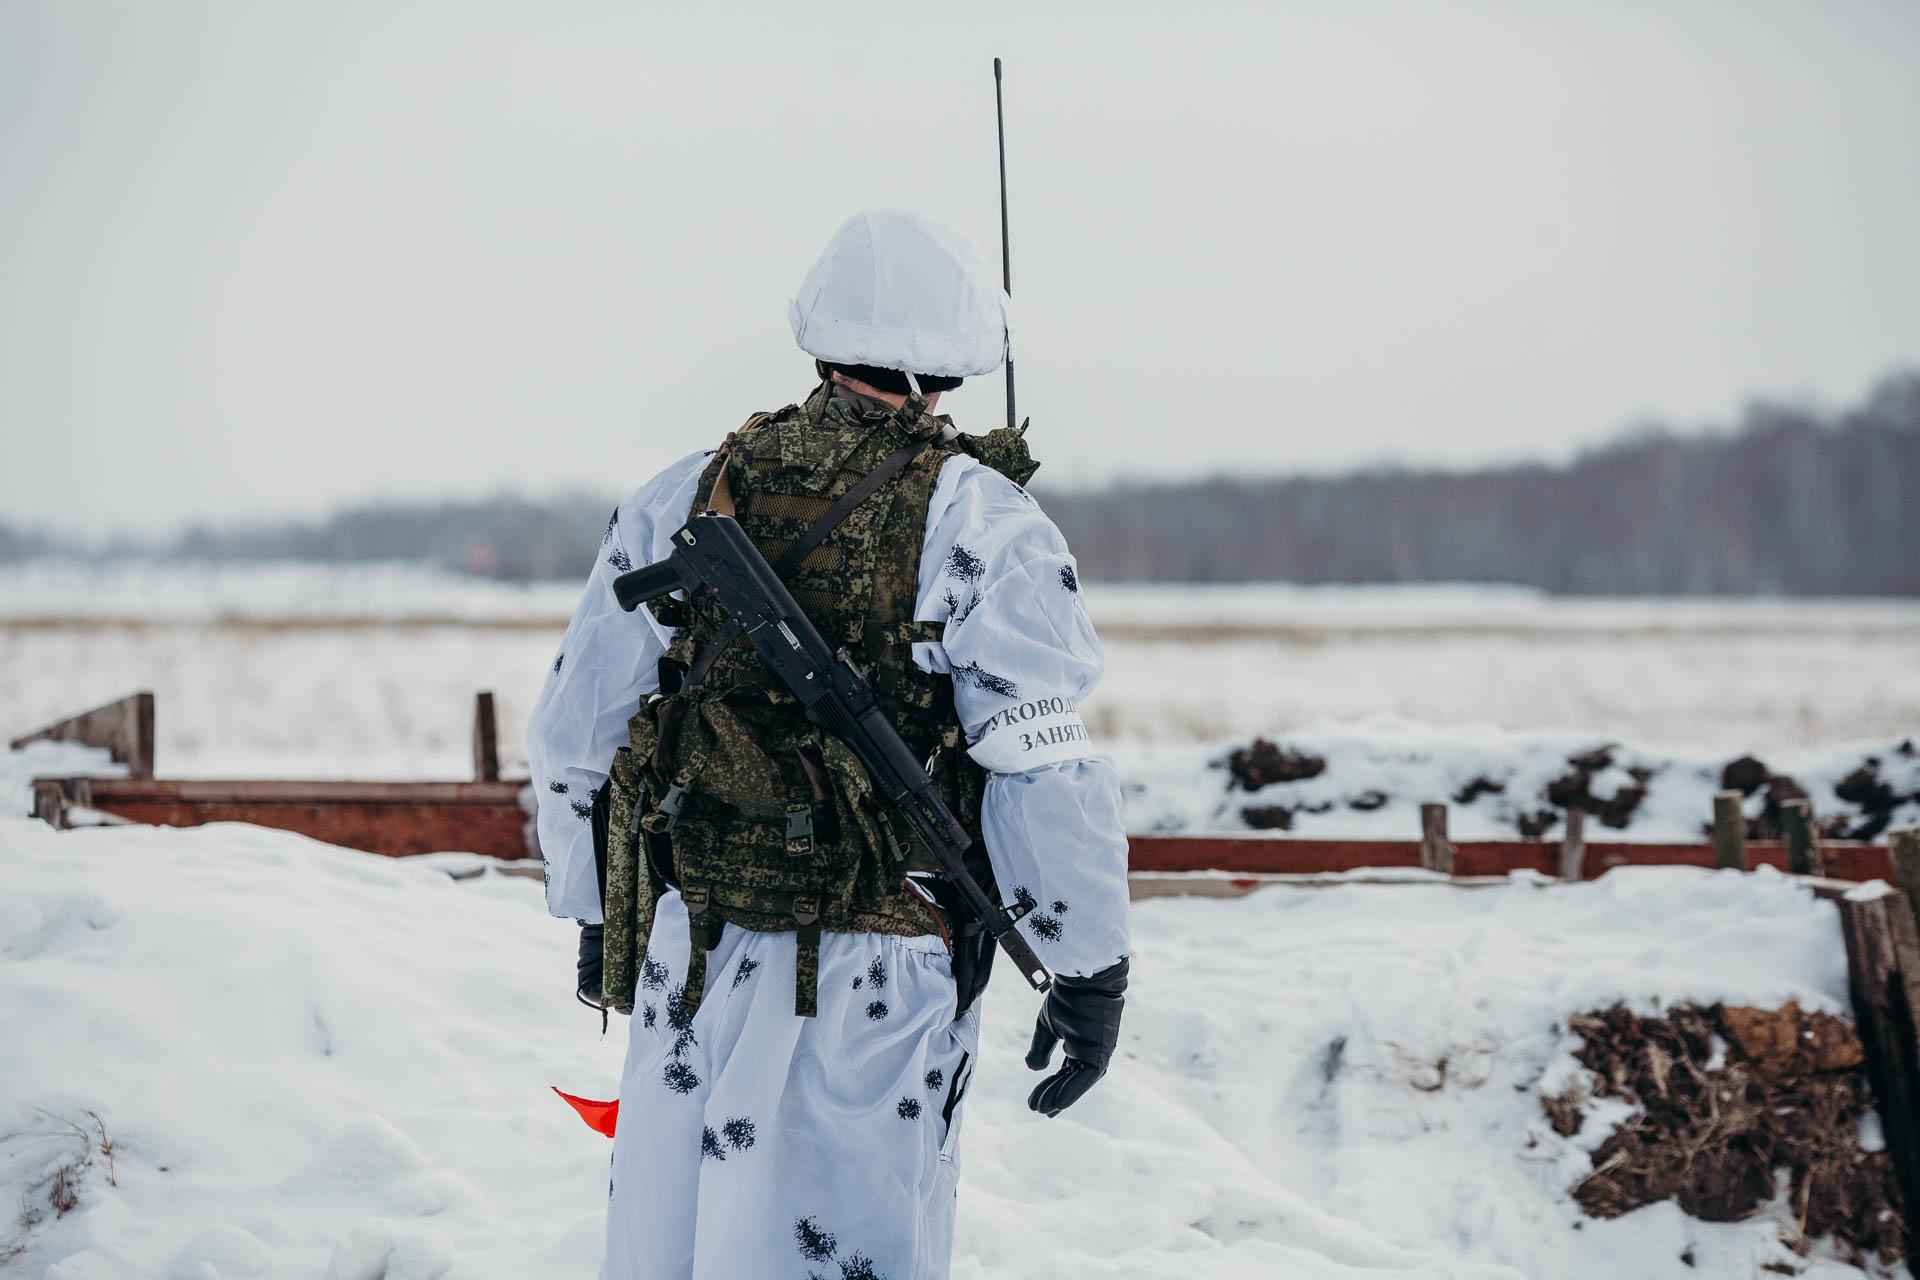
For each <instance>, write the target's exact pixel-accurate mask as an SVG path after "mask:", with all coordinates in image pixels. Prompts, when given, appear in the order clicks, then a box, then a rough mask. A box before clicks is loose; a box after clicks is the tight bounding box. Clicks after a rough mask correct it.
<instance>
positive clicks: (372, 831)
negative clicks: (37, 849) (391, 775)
mask: <svg viewBox="0 0 1920 1280" xmlns="http://www.w3.org/2000/svg"><path fill="white" fill-rule="evenodd" d="M74 783H83V784H84V787H85V797H84V799H83V800H82V801H81V802H82V803H85V804H87V805H89V806H90V807H92V808H94V809H98V810H100V811H101V812H102V813H109V814H112V815H114V816H115V817H120V818H125V819H127V820H128V821H129V822H140V823H148V824H151V825H154V826H162V827H197V826H200V825H202V824H203V823H208V822H251V823H254V824H255V825H257V826H262V827H274V828H277V829H279V830H282V831H297V832H299V833H300V834H302V835H307V836H312V837H313V838H314V839H316V840H325V841H326V842H327V843H329V844H338V845H345V846H346V847H347V848H349V849H364V850H366V851H367V852H369V853H383V854H389V855H392V856H396V857H397V856H402V855H406V854H414V853H435V852H440V851H443V850H449V849H457V850H462V851H466V852H471V853H480V854H485V855H487V856H489V857H494V858H524V857H527V856H529V854H530V853H531V852H532V851H533V846H532V833H531V815H530V812H529V810H528V809H527V808H525V807H523V806H522V803H521V793H522V792H523V791H525V790H526V784H525V783H522V782H281V781H275V780H253V779H248V780H244V781H224V780H223V781H204V782H203V781H192V782H183V781H176V780H153V779H135V778H86V779H76V780H74ZM38 786H39V784H38V783H36V787H38ZM69 794H74V795H76V796H77V795H78V794H79V789H78V787H77V786H75V785H73V784H69Z"/></svg>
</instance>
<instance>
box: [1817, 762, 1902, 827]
mask: <svg viewBox="0 0 1920 1280" xmlns="http://www.w3.org/2000/svg"><path fill="white" fill-rule="evenodd" d="M1912 745H1913V744H1912V743H1911V742H1905V743H1902V744H1901V746H1900V747H1899V748H1896V749H1895V752H1896V754H1899V755H1909V754H1911V753H1910V751H1908V750H1906V748H1910V747H1911V746H1912ZM1833 794H1834V795H1836V796H1838V797H1839V798H1840V799H1841V800H1842V801H1843V802H1845V803H1847V804H1850V805H1855V806H1858V808H1859V810H1860V812H1859V813H1858V814H1857V815H1855V816H1854V817H1853V818H1852V819H1851V820H1849V819H1847V818H1846V817H1844V816H1841V815H1836V816H1835V818H1834V819H1833V820H1832V821H1829V822H1828V823H1827V824H1825V827H1826V832H1827V834H1828V835H1830V836H1833V837H1836V838H1839V839H1845V840H1871V839H1873V838H1874V837H1876V836H1878V835H1879V834H1880V833H1881V832H1883V831H1885V830H1886V829H1887V828H1888V827H1889V826H1890V825H1892V823H1893V811H1894V810H1895V809H1896V808H1898V807H1899V805H1900V804H1901V803H1902V802H1903V801H1906V800H1911V799H1914V798H1915V797H1914V796H1903V795H1901V794H1900V793H1899V792H1898V791H1896V790H1895V789H1894V787H1893V785H1892V784H1891V783H1889V782H1888V781H1887V780H1886V779H1885V778H1883V777H1882V776H1881V774H1880V759H1879V757H1878V756H1868V757H1867V758H1866V760H1865V761H1863V762H1862V763H1861V765H1860V767H1859V768H1858V769H1855V770H1854V771H1853V772H1852V773H1849V774H1848V775H1847V776H1846V777H1844V778H1842V779H1840V781H1838V782H1836V783H1834V785H1833Z"/></svg>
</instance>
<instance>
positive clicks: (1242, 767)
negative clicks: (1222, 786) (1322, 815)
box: [1227, 738, 1327, 791]
mask: <svg viewBox="0 0 1920 1280" xmlns="http://www.w3.org/2000/svg"><path fill="white" fill-rule="evenodd" d="M1326 771H1327V762H1326V760H1325V759H1323V758H1322V757H1320V756H1316V755H1313V754H1312V753H1310V752H1306V751H1290V750H1288V749H1287V748H1285V747H1281V746H1276V745H1275V744H1273V743H1271V742H1268V741H1267V740H1266V739H1265V738H1255V739H1254V740H1253V744H1252V745H1251V746H1246V747H1236V748H1235V749H1234V751H1233V754H1232V755H1230V756H1228V757H1227V773H1228V775H1229V776H1230V777H1231V778H1232V779H1233V785H1234V786H1236V787H1239V788H1240V789H1241V790H1242V791H1258V790H1259V789H1260V788H1262V787H1265V786H1270V785H1272V784H1273V783H1276V782H1304V781H1305V780H1306V779H1308V778H1317V777H1319V776H1320V775H1321V774H1323V773H1325V772H1326Z"/></svg>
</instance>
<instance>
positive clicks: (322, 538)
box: [0, 372, 1920, 595]
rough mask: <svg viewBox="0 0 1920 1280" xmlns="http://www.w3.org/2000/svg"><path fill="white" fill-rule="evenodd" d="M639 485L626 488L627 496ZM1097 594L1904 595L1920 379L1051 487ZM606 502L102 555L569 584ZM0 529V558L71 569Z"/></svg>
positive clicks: (1918, 491) (460, 508)
mask: <svg viewBox="0 0 1920 1280" xmlns="http://www.w3.org/2000/svg"><path fill="white" fill-rule="evenodd" d="M641 478H642V477H635V480H636V482H637V481H638V480H639V479H641ZM1046 479H1047V477H1046V473H1045V472H1044V471H1043V472H1042V473H1041V476H1040V484H1039V485H1038V486H1037V488H1038V490H1039V493H1040V496H1041V498H1042V500H1043V501H1044V502H1045V505H1046V507H1047V509H1048V511H1049V512H1050V513H1051V514H1052V515H1053V516H1054V518H1055V519H1056V520H1057V521H1058V522H1059V524H1060V527H1061V529H1062V531H1063V532H1064V533H1065V534H1066V536H1067V539H1068V541H1069V542H1070V543H1071V544H1072V546H1073V548H1074V552H1075V554H1076V555H1077V556H1078V557H1079V559H1080V564H1081V569H1082V571H1083V572H1084V573H1085V574H1086V575H1087V576H1088V577H1089V578H1092V579H1095V580H1100V581H1133V582H1263V581H1280V582H1434V581H1447V582H1508V583H1520V584H1524V585H1528V586H1535V587H1540V588H1543V589H1545V590H1548V591H1555V592H1566V593H1590V594H1650V595H1661V594H1729V595H1749V594H1797V595H1920V372H1915V373H1906V374H1900V375H1896V376H1894V377H1890V378H1887V379H1886V380H1884V381H1883V382H1882V383H1881V384H1880V385H1879V386H1877V387H1876V388H1875V389H1874V390H1873V392H1872V393H1871V394H1870V395H1869V396H1868V397H1867V398H1866V400H1865V401H1864V402H1863V403H1862V404H1860V405H1858V406H1856V407H1854V408H1851V409H1848V410H1846V411H1844V412H1840V413H1835V414H1821V413H1817V412H1813V411H1810V410H1806V409H1802V408H1794V407H1789V406H1783V405H1777V404H1757V405H1755V406H1753V407H1752V408H1750V409H1748V410H1747V411H1746V413H1745V414H1744V415H1743V417H1742V419H1741V422H1740V424H1739V425H1738V426H1737V427H1736V428H1735V429H1733V430H1731V431H1728V432H1724V433H1720V434H1712V435H1687V436H1680V435H1674V434H1672V433H1669V432H1667V431H1664V430H1659V429H1649V430H1647V431H1643V432H1641V433H1638V434H1636V435H1634V436H1633V437H1631V438H1629V439H1626V440H1623V441H1620V442H1618V443H1615V444H1612V445H1608V446H1606V447H1604V448H1601V449H1598V450H1595V451H1593V452H1590V453H1587V454H1584V455H1582V456H1581V457H1579V458H1577V459H1575V460H1574V461H1573V462H1571V463H1569V464H1567V465H1564V466H1544V465H1527V466H1506V467H1496V468H1485V469H1481V470H1477V471H1432V470H1421V471H1416V470H1401V469H1377V470H1368V471H1361V472H1356V473H1353V474H1349V475H1343V476H1332V477H1274V478H1268V479H1251V478H1233V479H1227V478H1221V479H1212V480H1191V481H1178V482H1165V483H1142V482H1133V483H1125V484H1119V485H1115V486H1112V487H1109V488H1106V489H1101V490H1097V491H1083V492H1066V493H1060V492H1049V490H1048V487H1047V485H1046ZM613 503H614V498H613V497H612V496H611V495H604V496H603V495H584V494H582V495H572V496H568V497H562V498H554V499H547V500H541V501H533V500H527V499H522V498H507V497H502V498H492V499H485V500H479V501H471V502H455V503H444V502H442V503H401V502H386V503H376V504H369V505H365V506H359V507H354V508H350V509H347V510H344V511H341V512H339V513H338V514H336V515H333V516H331V517H329V518H327V519H325V520H322V521H319V522H315V523H293V522H289V523H280V524H269V525H258V526H250V527H237V528H234V527H229V528H217V529H216V528H211V527H199V528H193V529H189V530H188V531H186V532H185V533H183V534H180V535H179V536H177V537H175V538H173V539H170V540H168V541H165V542H162V543H157V544H141V545H131V544H123V545H116V546H114V547H112V548H111V551H112V552H113V553H115V554H118V555H143V556H152V557H155V558H167V559H173V558H192V559H199V560H230V561H232V560H309V561H336V562H338V561H367V560H414V561H419V560H427V561H432V562H434V563H438V564H441V565H445V566H447V567H449V568H453V569H461V570H466V571H470V572H474V573H482V574H487V575H490V576H494V577H502V578H511V579H518V580H528V579H541V578H573V577H578V576H580V575H582V574H584V573H585V572H586V569H587V567H588V565H589V564H590V563H591V560H592V556H593V553H594V548H595V547H597V546H598V544H599V541H600V536H601V533H602V531H603V530H604V528H605V526H606V521H607V516H608V513H609V512H610V511H611V509H612V507H613ZM97 550H98V549H97V548H95V549H91V550H89V549H88V548H83V547H80V546H78V545H76V544H72V543H63V542H61V541H60V540H58V539H54V538H51V537H48V536H45V535H41V534H36V533H30V532H25V531H20V530H14V529H9V528H7V527H6V526H4V525H0V561H6V560H19V559H26V558H29V557H34V556H41V555H49V554H91V553H94V552H97Z"/></svg>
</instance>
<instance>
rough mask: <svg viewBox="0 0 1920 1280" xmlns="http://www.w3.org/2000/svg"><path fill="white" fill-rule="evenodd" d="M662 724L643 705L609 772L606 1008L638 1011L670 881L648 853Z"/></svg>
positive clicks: (603, 982) (604, 962)
mask: <svg viewBox="0 0 1920 1280" xmlns="http://www.w3.org/2000/svg"><path fill="white" fill-rule="evenodd" d="M658 732H659V729H658V725H657V722H656V721H655V719H654V712H653V708H652V707H649V706H643V707H641V709H640V711H639V712H638V713H637V714H636V715H635V716H634V717H633V719H632V720H631V721H630V722H629V723H628V726H627V736H628V740H629V745H628V746H624V747H621V748H620V749H619V750H618V751H616V752H614V754H613V763H612V765H611V766H610V767H609V769H608V773H607V782H608V786H607V879H606V886H605V889H604V890H603V892H602V895H601V912H602V919H603V920H604V924H603V925H602V929H601V976H600V991H601V996H600V1003H601V1007H603V1008H607V1009H611V1010H613V1011H614V1012H616V1013H632V1012H633V1002H634V990H635V987H636V985H637V984H638V980H639V975H640V969H641V966H642V965H643V964H644V963H645V961H646V956H647V939H648V935H650V934H651V933H652V932H653V909H654V903H655V902H656V901H657V900H658V898H659V896H660V892H661V890H662V888H663V887H664V886H662V885H661V883H660V881H659V877H658V876H657V875H656V874H655V873H654V870H653V867H652V864H651V862H650V861H649V859H648V857H647V844H646V839H645V833H644V831H643V829H642V823H643V822H644V820H645V818H646V815H647V812H648V809H649V807H650V804H649V800H650V796H649V788H648V782H647V769H646V767H645V762H646V761H647V760H648V759H649V757H650V756H651V755H652V752H653V744H654V742H655V741H656V738H657V735H658Z"/></svg>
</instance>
